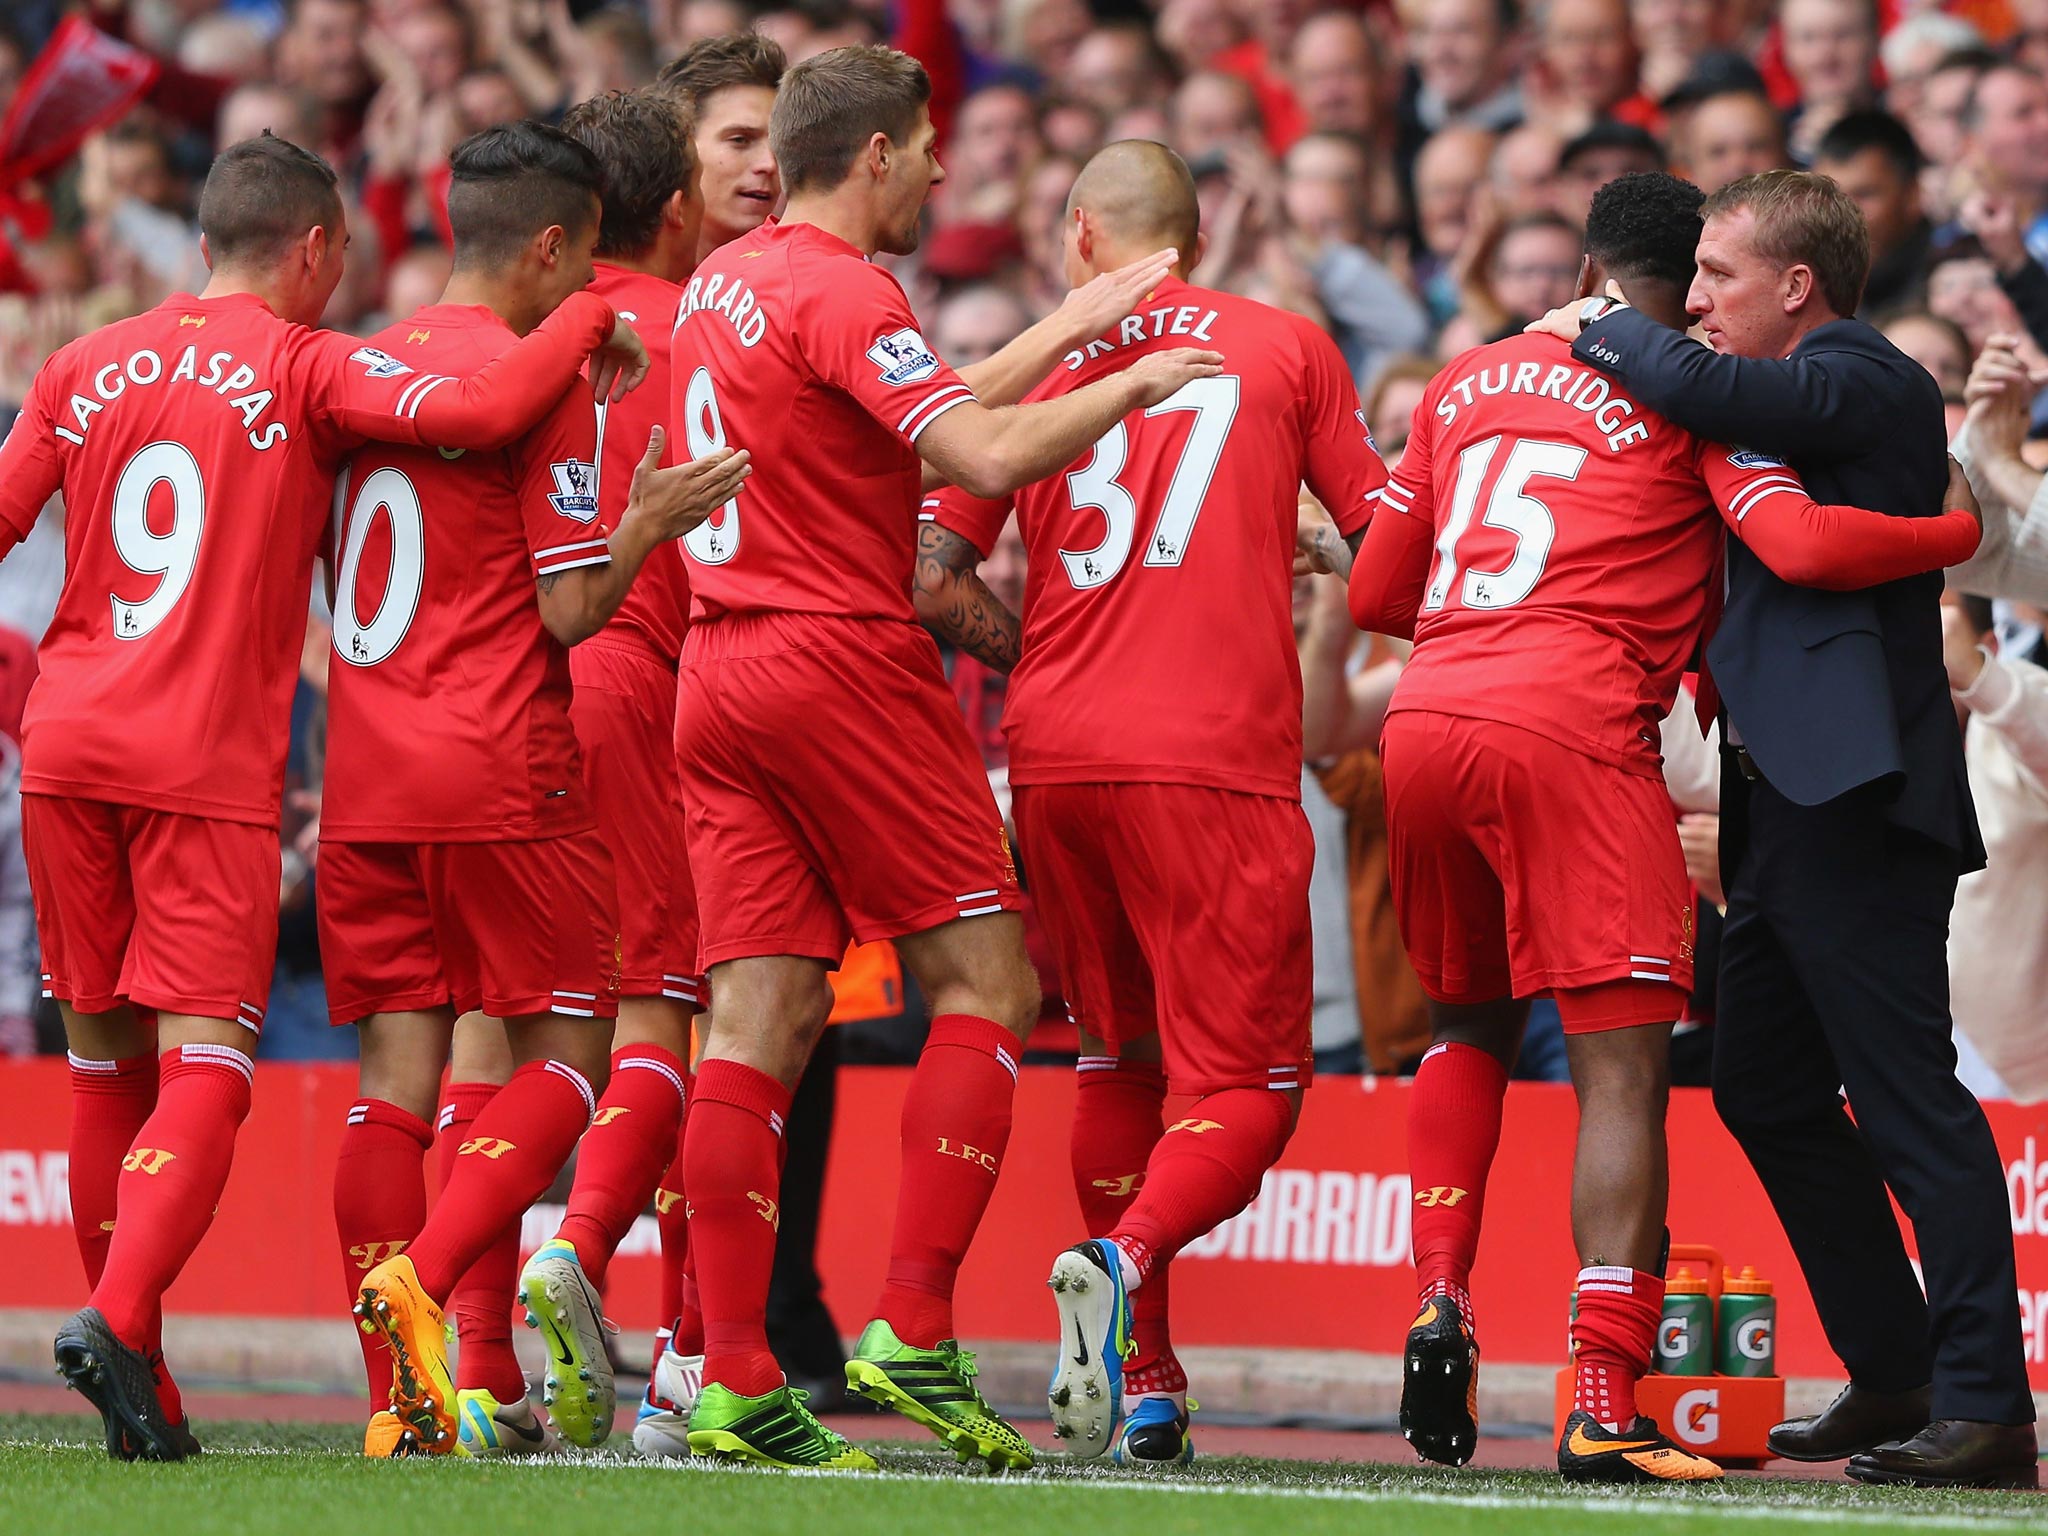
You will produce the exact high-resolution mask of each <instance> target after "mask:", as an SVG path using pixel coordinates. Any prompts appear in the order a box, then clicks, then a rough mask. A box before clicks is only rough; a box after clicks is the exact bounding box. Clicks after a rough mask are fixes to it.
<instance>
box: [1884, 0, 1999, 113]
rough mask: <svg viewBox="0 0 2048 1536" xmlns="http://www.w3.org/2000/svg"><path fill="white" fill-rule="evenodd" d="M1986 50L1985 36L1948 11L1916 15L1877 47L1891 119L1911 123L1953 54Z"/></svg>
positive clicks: (1906, 18) (1918, 12) (1896, 27)
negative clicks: (1935, 79) (1931, 85)
mask: <svg viewBox="0 0 2048 1536" xmlns="http://www.w3.org/2000/svg"><path fill="white" fill-rule="evenodd" d="M1983 46H1984V34H1983V33H1981V32H1979V31H1978V30H1977V29H1976V28H1975V27H1974V26H1972V25H1971V24H1970V23H1969V22H1967V21H1965V20H1963V18H1962V17H1960V16H1951V15H1949V14H1948V13H1947V12H1946V11H1937V10H1925V11H1915V12H1913V13H1912V14H1911V15H1910V16H1904V17H1901V18H1900V19H1899V23H1898V25H1897V26H1895V27H1893V28H1892V29H1891V31H1889V32H1887V33H1886V34H1885V35H1884V41H1883V42H1881V43H1879V44H1878V49H1877V56H1878V61H1879V62H1880V63H1881V64H1883V66H1884V81H1885V85H1884V105H1885V110H1886V111H1887V112H1890V113H1891V114H1892V116H1894V117H1897V118H1903V119H1904V120H1905V121H1907V122H1909V123H1910V122H1912V121H1913V120H1914V118H1915V116H1916V114H1918V112H1919V111H1920V110H1921V107H1922V105H1923V103H1924V101H1925V98H1926V89H1927V82H1928V80H1929V79H1931V78H1932V77H1933V76H1934V74H1935V73H1936V72H1937V71H1939V70H1940V69H1941V68H1942V67H1943V63H1944V61H1945V60H1947V59H1948V58H1949V57H1951V56H1952V55H1954V54H1958V53H1963V52H1966V51H1968V50H1971V49H1978V48H1982V47H1983Z"/></svg>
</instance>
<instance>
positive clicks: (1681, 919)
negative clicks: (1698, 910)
mask: <svg viewBox="0 0 2048 1536" xmlns="http://www.w3.org/2000/svg"><path fill="white" fill-rule="evenodd" d="M1678 953H1679V954H1680V955H1681V956H1683V957H1684V958H1685V959H1687V960H1690V959H1691V958H1692V908H1691V907H1690V906H1685V907H1681V908H1679V911H1678Z"/></svg>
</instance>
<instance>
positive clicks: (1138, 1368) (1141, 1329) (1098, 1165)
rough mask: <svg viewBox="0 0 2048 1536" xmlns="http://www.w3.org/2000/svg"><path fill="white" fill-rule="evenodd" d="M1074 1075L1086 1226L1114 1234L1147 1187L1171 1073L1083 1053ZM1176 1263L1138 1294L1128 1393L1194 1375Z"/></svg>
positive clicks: (1170, 1387)
mask: <svg viewBox="0 0 2048 1536" xmlns="http://www.w3.org/2000/svg"><path fill="white" fill-rule="evenodd" d="M1078 1066H1079V1068H1080V1071H1079V1073H1078V1075H1077V1076H1076V1078H1075V1080H1074V1089H1075V1091H1074V1133H1073V1142H1072V1147H1071V1153H1072V1157H1073V1166H1074V1193H1075V1195H1076V1196H1078V1197H1079V1199H1080V1202H1081V1224H1082V1226H1083V1227H1084V1228H1086V1230H1087V1233H1088V1235H1089V1236H1090V1237H1107V1236H1109V1234H1110V1233H1111V1232H1113V1231H1114V1230H1116V1225H1117V1223H1118V1222H1119V1221H1121V1220H1122V1219H1123V1215H1124V1212H1125V1211H1127V1210H1129V1209H1130V1207H1131V1202H1132V1201H1134V1200H1136V1199H1137V1198H1138V1191H1139V1190H1140V1189H1142V1188H1144V1186H1145V1165H1146V1162H1147V1161H1148V1159H1150V1157H1151V1156H1152V1148H1153V1147H1154V1146H1155V1145H1156V1144H1157V1143H1158V1141H1159V1134H1160V1131H1161V1130H1162V1129H1163V1128H1164V1125H1163V1122H1162V1121H1161V1119H1160V1113H1159V1112H1160V1108H1161V1106H1163V1105H1164V1104H1165V1102H1166V1073H1165V1071H1164V1069H1162V1068H1161V1067H1160V1066H1159V1065H1158V1063H1156V1062H1149V1061H1119V1060H1118V1059H1117V1058H1116V1057H1114V1056H1083V1057H1082V1058H1081V1059H1080V1062H1079V1063H1078ZM1169 1274H1170V1267H1169V1266H1168V1265H1165V1264H1159V1265H1156V1266H1154V1268H1153V1271H1152V1277H1151V1278H1150V1279H1149V1280H1147V1281H1146V1282H1145V1284H1144V1286H1143V1287H1142V1288H1141V1289H1139V1290H1136V1291H1133V1292H1132V1293H1131V1332H1132V1338H1133V1344H1134V1348H1133V1349H1132V1352H1131V1355H1130V1357H1129V1358H1128V1359H1126V1360H1125V1361H1124V1393H1125V1395H1126V1396H1136V1395H1138V1394H1140V1393H1144V1392H1184V1391H1186V1390H1187V1375H1186V1373H1185V1372H1183V1371H1182V1370H1181V1366H1180V1361H1179V1360H1178V1359H1176V1358H1175V1357H1174V1353H1173V1339H1172V1335H1171V1333H1170V1331H1169V1329H1168V1326H1167V1299H1168V1298H1167V1290H1168V1287H1167V1278H1168V1275H1169Z"/></svg>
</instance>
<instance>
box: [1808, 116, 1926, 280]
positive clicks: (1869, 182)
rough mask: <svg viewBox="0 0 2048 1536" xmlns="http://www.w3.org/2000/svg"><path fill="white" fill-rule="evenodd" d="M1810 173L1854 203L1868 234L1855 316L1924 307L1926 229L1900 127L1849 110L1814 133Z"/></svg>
mask: <svg viewBox="0 0 2048 1536" xmlns="http://www.w3.org/2000/svg"><path fill="white" fill-rule="evenodd" d="M1813 168H1814V169H1815V170H1817V171H1819V172H1821V173H1822V174H1823V175H1826V176H1832V177H1833V178H1834V179H1835V181H1836V182H1837V183H1838V184H1839V185H1840V186H1841V188H1842V190H1843V191H1844V192H1847V193H1848V194H1849V196H1850V197H1852V198H1854V199H1855V200H1856V206H1857V207H1858V208H1860V209H1862V210H1863V222H1864V223H1865V224H1867V225H1868V226H1869V228H1870V276H1869V278H1868V279H1867V280H1866V281H1865V283H1864V285H1863V306H1862V308H1861V309H1860V310H1859V311H1858V313H1859V314H1860V315H1863V316H1865V317H1868V316H1871V315H1885V314H1888V313H1890V312H1891V311H1893V310H1895V309H1903V308H1907V307H1911V306H1917V305H1919V304H1921V303H1922V302H1924V300H1925V299H1926V296H1927V260H1928V254H1929V252H1930V250H1931V249H1932V247H1933V243H1934V229H1933V226H1932V225H1930V224H1929V223H1928V222H1927V219H1926V216H1925V215H1923V214H1922V213H1921V211H1920V149H1919V146H1918V145H1916V144H1915V143H1914V142H1913V135H1912V134H1911V133H1909V132H1907V130H1906V125H1905V124H1904V123H1902V122H1900V121H1899V120H1898V119H1897V118H1895V117H1893V116H1891V114H1889V113H1887V112H1851V113H1850V114H1849V115H1848V116H1846V117H1844V118H1842V119H1841V120H1840V121H1838V122H1837V123H1836V124H1835V125H1834V127H1832V128H1830V129H1829V130H1828V131H1827V132H1826V133H1825V134H1824V135H1822V137H1821V140H1820V146H1819V148H1818V149H1817V150H1816V151H1815V154H1814V165H1813Z"/></svg>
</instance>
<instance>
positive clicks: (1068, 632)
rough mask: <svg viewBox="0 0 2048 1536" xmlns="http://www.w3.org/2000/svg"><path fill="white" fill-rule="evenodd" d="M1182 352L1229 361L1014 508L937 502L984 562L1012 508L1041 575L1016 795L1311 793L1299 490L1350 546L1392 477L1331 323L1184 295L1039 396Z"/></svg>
mask: <svg viewBox="0 0 2048 1536" xmlns="http://www.w3.org/2000/svg"><path fill="white" fill-rule="evenodd" d="M1181 346H1203V347H1211V348H1214V349H1215V350H1216V351H1218V352H1221V353H1222V354H1223V357H1224V365H1223V366H1224V371H1223V373H1222V374H1221V375H1220V376H1218V377H1216V378H1213V379H1197V380H1196V381H1195V382H1194V383H1192V384H1189V385H1187V386H1186V387H1184V388H1183V389H1181V390H1180V391H1179V393H1177V394H1175V395H1174V396H1173V397H1172V398H1170V399H1168V400H1166V401H1164V402H1162V403H1161V404H1158V405H1155V406H1153V407H1152V408H1151V409H1150V410H1144V411H1133V412H1132V413H1131V414H1130V415H1129V416H1127V417H1125V418H1124V420H1123V421H1122V422H1120V423H1118V424H1117V425H1116V426H1114V427H1112V428H1111V429H1110V430H1109V432H1108V433H1107V434H1105V435H1104V436H1103V437H1102V438H1101V439H1099V440H1098V441H1097V442H1096V444H1095V446H1094V448H1093V449H1091V450H1090V452H1089V453H1088V454H1087V455H1086V456H1085V457H1083V458H1081V459H1078V460H1076V461H1075V463H1074V464H1073V466H1072V467H1071V468H1070V469H1069V470H1068V472H1067V473H1066V474H1064V475H1062V476H1058V477H1055V478H1052V479H1047V480H1041V481H1039V482H1038V483H1037V484H1035V485H1030V486H1026V487H1025V488H1024V489H1023V490H1021V491H1019V492H1017V494H1016V495H1015V497H1013V498H1006V499H1004V500H1001V501H981V500H977V499H975V498H974V497H971V496H969V495H967V494H966V493H965V492H963V491H961V490H959V489H958V488H953V489H948V490H946V491H944V492H941V493H940V494H939V495H938V496H935V497H932V498H929V500H928V501H927V507H928V512H927V515H928V516H934V517H936V519H937V520H938V521H939V522H940V523H941V524H943V525H944V526H946V527H948V528H951V529H952V530H953V531H955V532H956V533H959V534H961V535H963V536H965V537H966V538H968V539H969V540H971V541H972V542H973V543H974V544H975V545H976V546H977V547H978V548H979V549H980V550H981V551H982V553H983V554H987V553H988V551H989V549H990V547H991V546H992V545H993V544H994V543H995V540H996V536H997V535H998V534H1000V533H1001V532H1002V528H1003V523H1004V521H1005V520H1006V519H1007V518H1008V516H1009V513H1010V508H1011V505H1012V503H1013V502H1014V504H1015V506H1016V509H1017V517H1018V527H1019V529H1020V531H1021V532H1022V534H1023V536H1024V543H1025V547H1026V549H1027V551H1028V553H1029V562H1028V570H1029V575H1028V576H1027V577H1026V581H1025V589H1024V651H1023V659H1022V660H1021V661H1019V663H1018V664H1017V670H1016V673H1015V675H1014V676H1013V677H1012V678H1011V680H1010V689H1009V703H1008V706H1007V708H1006V710H1005V712H1004V728H1005V731H1006V732H1007V734H1008V736H1009V744H1010V778H1011V780H1012V781H1013V782H1015V783H1019V784H1047V783H1074V782H1090V783H1092V782H1099V781H1104V780H1145V781H1153V782H1167V783H1179V784H1204V785H1210V786H1212V787H1215V788H1220V789H1235V790H1243V791H1247V792H1250V793H1254V794H1265V795H1285V796H1287V797H1289V798H1290V799H1293V798H1298V797H1299V795H1300V793H1301V669H1300V666H1299V665H1298V663H1297V661H1296V652H1295V644H1294V620H1293V577H1292V568H1293V562H1294V539H1295V528H1296V524H1297V512H1296V504H1297V496H1298V492H1299V490H1300V487H1301V484H1302V482H1304V481H1306V482H1307V483H1308V486H1309V488H1310V489H1311V490H1313V491H1314V492H1315V493H1316V497H1317V499H1318V500H1320V501H1321V502H1322V503H1323V504H1324V505H1325V506H1326V507H1328V508H1329V509H1330V513H1331V515H1332V516H1333V517H1334V518H1335V519H1336V523H1337V527H1338V528H1339V530H1340V531H1342V532H1343V533H1345V534H1347V535H1348V534H1352V533H1355V532H1357V531H1358V530H1359V529H1360V528H1362V527H1364V526H1365V523H1366V520H1367V518H1368V517H1369V516H1370V514H1371V509H1372V502H1373V500H1374V499H1376V498H1377V497H1378V495H1379V494H1380V488H1381V487H1382V486H1383V485H1385V484H1386V479H1387V472H1386V468H1385V466H1383V465H1382V464H1381V463H1380V458H1379V454H1378V453H1377V452H1375V451H1374V449H1373V445H1372V441H1371V439H1370V437H1369V436H1368V435H1367V433H1366V430H1365V427H1364V424H1363V417H1362V415H1361V413H1360V411H1359V409H1358V391H1357V389H1356V388H1355V387H1354V385H1353V384H1352V380H1351V374H1350V371H1349V370H1348V369H1347V368H1346V367H1345V366H1344V359H1343V357H1342V356H1341V355H1340V354H1339V353H1338V351H1337V347H1336V344H1335V343H1334V342H1332V341H1331V340H1330V338H1329V337H1328V336H1327V335H1326V334H1324V332H1323V331H1322V329H1321V328H1320V327H1318V326H1316V325H1315V324H1313V323H1312V322H1310V321H1308V320H1305V319H1303V318H1302V317H1300V316H1299V315H1292V314H1288V313H1285V312H1284V311H1281V310H1276V309H1273V308H1271V307H1270V306H1268V305H1265V304H1260V303H1256V302H1254V301H1253V300H1251V299H1244V298H1239V297H1237V296H1236V295H1234V294H1228V293H1215V292H1211V291H1209V290H1207V289H1202V288H1193V287H1190V286H1189V285H1188V284H1186V283H1183V282H1181V281H1179V280H1178V279H1169V280H1168V281H1166V282H1164V283H1162V284H1161V285H1160V286H1159V288H1158V290H1157V291H1156V292H1155V293H1154V294H1153V296H1152V297H1151V299H1149V300H1148V301H1147V302H1146V305H1145V307H1144V308H1143V309H1141V310H1140V311H1139V312H1138V313H1137V314H1134V315H1132V316H1130V317H1129V318H1128V319H1126V320H1125V321H1124V322H1123V323H1122V324H1121V325H1119V326H1118V327H1117V329H1116V330H1115V331H1114V332H1112V333H1110V334H1109V335H1107V336H1105V337H1103V338H1102V339H1100V340H1097V341H1095V342H1092V343H1090V344H1089V345H1088V346H1087V347H1086V348H1083V349H1080V350H1078V351H1075V352H1073V353H1071V354H1069V356H1068V358H1067V361H1066V366H1064V367H1062V368H1059V369H1056V370H1055V371H1054V373H1053V376H1052V377H1051V378H1049V379H1047V380H1046V381H1045V382H1044V383H1043V384H1041V385H1040V386H1039V387H1038V388H1037V389H1036V390H1034V391H1032V394H1031V398H1032V399H1034V400H1039V399H1046V398H1049V397H1053V396H1058V395H1064V394H1067V393H1069V392H1070V391H1072V390H1076V389H1079V388H1080V387H1081V386H1083V385H1085V384H1090V383H1093V382H1094V381H1095V380H1096V379H1099V378H1101V377H1102V376H1103V375H1104V374H1106V373H1110V372H1113V371H1115V370H1116V369H1119V368H1122V367H1124V366H1126V365H1127V364H1128V363H1129V362H1130V360H1131V358H1132V356H1133V355H1134V354H1140V353H1144V352H1150V351H1156V350H1159V349H1161V348H1165V347H1181Z"/></svg>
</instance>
